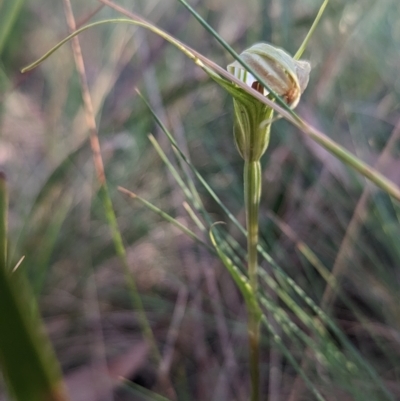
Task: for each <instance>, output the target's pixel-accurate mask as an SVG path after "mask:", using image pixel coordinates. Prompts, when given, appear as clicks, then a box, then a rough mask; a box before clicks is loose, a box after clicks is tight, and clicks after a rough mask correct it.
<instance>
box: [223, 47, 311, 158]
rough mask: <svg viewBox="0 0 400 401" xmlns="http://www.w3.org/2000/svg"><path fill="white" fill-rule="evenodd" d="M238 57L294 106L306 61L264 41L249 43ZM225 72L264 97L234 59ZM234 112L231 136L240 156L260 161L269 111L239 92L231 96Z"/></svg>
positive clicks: (304, 77) (305, 78)
mask: <svg viewBox="0 0 400 401" xmlns="http://www.w3.org/2000/svg"><path fill="white" fill-rule="evenodd" d="M240 57H241V58H242V60H243V61H244V62H246V63H247V64H248V65H249V66H250V67H251V68H252V69H253V70H254V71H255V72H256V73H257V74H258V75H259V76H260V77H261V78H263V79H264V81H265V82H266V83H267V84H268V85H269V86H270V88H271V89H272V90H273V91H274V92H275V93H276V94H278V95H279V96H281V97H282V98H283V100H284V101H285V102H286V103H287V104H288V106H290V107H291V108H294V107H296V106H297V104H298V103H299V100H300V96H301V94H302V93H303V92H304V90H305V88H306V86H307V84H308V79H309V74H310V70H311V66H310V63H309V62H307V61H302V60H295V59H294V58H292V57H291V56H290V55H289V54H288V53H286V52H285V51H284V50H282V49H279V48H276V47H274V46H272V45H269V44H267V43H257V44H255V45H253V46H252V47H250V48H249V49H247V50H245V51H244V52H243V53H242V54H241V55H240ZM228 71H229V72H230V73H231V74H233V75H234V76H235V77H236V78H238V79H240V80H241V81H242V82H244V83H246V84H247V85H249V86H250V87H252V88H253V89H256V90H257V91H259V92H260V93H261V94H263V95H264V96H269V93H268V91H267V90H266V89H265V88H264V87H263V86H262V85H261V84H260V83H259V82H258V81H257V80H256V79H255V78H254V77H253V75H252V74H250V73H249V72H248V71H246V70H245V69H244V68H243V67H242V65H241V64H240V63H239V62H238V61H235V62H233V63H232V64H229V65H228ZM234 111H235V121H234V136H235V142H236V146H237V148H238V150H239V153H240V155H241V156H242V157H243V159H244V160H246V161H258V160H260V158H261V156H262V155H263V154H264V152H265V150H266V149H267V147H268V143H269V134H270V129H271V122H272V117H273V110H272V109H271V108H270V107H268V106H266V105H265V104H262V103H260V102H259V101H258V100H257V99H254V98H253V97H251V96H249V95H247V93H243V96H240V97H238V96H235V97H234Z"/></svg>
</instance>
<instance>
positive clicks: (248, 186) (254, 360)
mask: <svg viewBox="0 0 400 401" xmlns="http://www.w3.org/2000/svg"><path fill="white" fill-rule="evenodd" d="M244 197H245V207H246V225H247V231H248V235H247V254H248V270H249V283H250V287H251V291H252V293H253V295H254V296H255V295H256V294H257V290H258V281H257V266H258V261H257V259H258V258H257V246H258V211H259V206H260V197H261V165H260V162H259V161H247V160H245V164H244ZM248 312H249V321H248V331H249V348H250V374H251V398H250V400H251V401H258V399H259V381H260V373H259V343H260V317H259V314H258V313H256V311H255V310H253V309H249V310H248Z"/></svg>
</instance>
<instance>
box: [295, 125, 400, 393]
mask: <svg viewBox="0 0 400 401" xmlns="http://www.w3.org/2000/svg"><path fill="white" fill-rule="evenodd" d="M399 140H400V119H399V120H398V121H397V123H396V126H395V127H394V130H393V132H392V134H391V136H390V138H389V140H388V141H387V143H386V145H385V147H384V149H383V151H382V153H381V154H380V156H379V158H378V160H377V162H376V164H375V166H374V167H375V168H376V169H377V170H378V171H379V170H383V169H384V167H385V166H386V163H387V162H388V159H389V157H390V153H391V151H392V149H394V148H395V145H396V142H397V141H399ZM367 185H368V184H367ZM370 194H371V186H370V185H368V186H367V187H365V189H364V191H363V193H362V194H361V197H360V199H359V200H358V203H357V205H356V207H355V209H354V212H353V216H352V218H351V220H350V223H349V225H348V227H347V230H346V233H345V235H344V237H343V240H342V243H341V244H340V247H339V251H338V253H337V256H336V259H335V262H334V264H333V268H332V272H331V276H332V277H334V278H335V279H336V280H337V279H338V278H339V277H338V276H339V275H343V273H344V270H345V268H346V262H347V260H349V259H350V257H351V253H352V250H353V248H354V242H355V240H356V237H357V235H358V232H359V229H360V227H361V224H362V223H363V221H364V218H365V217H366V216H367V203H368V198H369V195H370ZM336 295H337V293H336V292H335V291H334V288H333V287H332V286H331V285H329V284H327V286H326V287H325V291H324V293H323V295H322V300H321V307H322V308H327V307H329V306H330V305H331V304H332V303H333V301H334V299H335V297H336ZM309 354H310V349H307V350H306V352H305V354H304V355H305V357H304V358H303V361H302V364H301V366H302V368H305V367H306V364H307V361H308V356H309ZM303 388H304V382H303V380H302V379H301V377H299V376H297V378H296V380H295V382H294V384H293V387H292V391H291V393H290V396H289V398H288V401H297V400H298V399H299V397H300V395H301V392H302V390H303Z"/></svg>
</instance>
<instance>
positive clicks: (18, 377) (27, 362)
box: [0, 174, 68, 401]
mask: <svg viewBox="0 0 400 401" xmlns="http://www.w3.org/2000/svg"><path fill="white" fill-rule="evenodd" d="M6 244H7V189H6V180H5V176H4V175H3V174H0V248H1V250H0V305H1V313H0V327H1V330H0V364H1V368H2V371H3V374H4V377H5V380H6V384H7V385H8V389H9V392H10V394H12V396H13V397H14V398H15V399H16V400H18V401H42V400H49V401H66V400H68V397H67V395H66V392H65V389H64V385H63V381H62V378H61V372H60V368H59V365H58V362H57V360H56V357H55V355H54V353H53V350H52V348H51V345H50V342H49V340H48V338H47V337H46V336H45V334H44V329H43V327H42V322H41V321H40V317H39V316H38V314H37V309H36V301H35V299H34V298H33V296H32V294H31V291H30V289H29V287H28V285H27V282H26V280H25V278H24V276H23V272H22V268H19V269H18V270H17V271H16V272H15V273H13V274H11V273H10V272H9V271H8V269H7V260H6V247H7V245H6Z"/></svg>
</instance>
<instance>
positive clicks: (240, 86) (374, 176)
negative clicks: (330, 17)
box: [21, 1, 400, 201]
mask: <svg viewBox="0 0 400 401" xmlns="http://www.w3.org/2000/svg"><path fill="white" fill-rule="evenodd" d="M104 3H105V4H113V3H110V2H108V1H107V2H106V1H104ZM132 16H133V17H135V18H137V17H136V16H135V15H134V14H132ZM108 23H128V24H132V25H138V26H142V27H145V28H147V29H149V30H151V31H153V32H154V33H156V34H158V35H160V36H161V37H162V38H164V39H165V40H167V41H168V42H170V43H171V44H173V45H174V46H176V47H177V48H178V49H179V50H181V51H182V52H183V53H184V54H185V55H186V56H188V57H189V58H190V59H191V60H192V61H193V62H194V63H195V64H196V65H198V66H199V67H200V68H202V69H203V70H204V71H205V72H206V73H207V74H208V75H209V76H210V77H211V78H212V79H213V80H215V81H216V82H217V83H218V84H219V85H221V86H222V87H223V88H224V89H226V90H227V91H228V92H229V93H230V94H232V95H239V96H240V95H243V91H244V92H246V93H247V94H249V95H251V96H252V97H254V98H255V99H258V100H259V101H260V102H261V103H264V104H265V105H267V106H269V107H271V108H272V109H274V110H275V112H276V113H277V114H278V115H280V116H282V117H283V118H285V119H286V120H288V121H289V122H291V123H292V124H293V125H295V126H296V127H297V128H299V129H300V130H301V131H302V132H304V133H305V134H306V135H308V136H309V137H310V138H311V139H312V140H313V141H315V142H317V143H318V144H319V145H321V146H322V147H323V148H324V149H326V150H327V151H328V152H330V153H332V154H333V155H334V156H335V157H337V158H338V159H339V160H341V161H342V162H343V163H345V164H347V165H348V166H350V167H351V168H353V169H354V170H356V171H358V172H359V173H360V174H362V175H363V176H364V177H366V178H368V179H369V180H370V181H371V182H373V183H374V184H375V185H377V186H378V187H379V188H381V189H382V190H383V191H385V192H387V193H388V194H389V195H390V196H392V197H393V198H395V199H397V200H399V201H400V188H399V187H398V186H397V185H396V184H395V183H394V182H392V181H391V180H389V179H387V178H386V177H385V176H384V175H382V174H381V173H379V172H378V171H377V170H375V169H374V168H372V167H370V166H368V165H367V164H366V163H364V162H363V161H362V160H360V159H359V158H357V157H356V156H355V155H353V154H352V153H350V152H348V151H347V150H346V149H344V148H343V147H342V146H340V145H339V144H337V143H336V142H335V141H333V140H332V139H330V138H329V137H327V136H326V135H325V134H323V133H322V132H321V131H319V130H317V129H316V128H314V127H312V126H311V125H309V124H308V123H306V122H305V121H303V120H302V119H301V118H300V117H299V116H298V115H297V114H296V113H295V112H294V111H293V110H290V109H289V111H288V110H287V107H286V108H284V107H281V106H280V105H279V104H278V103H276V102H274V101H272V100H271V99H269V98H268V97H265V96H264V95H262V94H261V93H260V92H258V91H257V90H255V89H253V88H251V87H249V86H248V85H247V84H245V83H243V82H242V81H240V79H238V78H236V77H235V76H233V75H232V74H231V73H229V72H228V71H226V70H225V69H224V68H222V67H220V66H219V65H218V64H216V63H214V62H212V61H211V60H209V59H207V58H206V57H204V56H203V55H202V54H200V53H198V52H196V51H195V50H193V49H191V48H190V47H189V46H186V45H184V44H183V43H182V42H180V41H178V40H176V39H175V38H173V37H172V36H170V35H168V34H167V33H166V32H164V31H162V30H161V29H159V28H157V27H155V26H154V25H152V24H150V23H148V22H146V21H145V20H143V19H141V20H134V19H123V18H116V19H108V20H103V21H98V22H94V23H92V24H89V25H86V26H84V27H82V28H80V29H78V30H76V31H75V32H73V33H72V34H71V35H69V36H67V37H66V38H65V39H63V40H62V41H61V42H59V43H58V44H57V45H56V46H54V47H53V48H52V49H50V50H49V51H48V52H47V53H46V54H44V55H43V56H42V57H41V58H39V59H38V60H37V61H35V62H34V63H32V64H30V65H28V66H27V67H25V68H23V69H22V70H21V72H22V73H24V72H27V71H30V70H32V69H34V68H36V67H37V66H38V65H39V64H40V63H42V62H43V61H44V60H45V59H47V58H48V57H49V56H51V55H52V54H53V53H54V52H55V51H56V50H57V49H58V48H60V47H61V46H62V45H63V44H64V43H66V42H68V41H69V40H70V39H72V38H73V37H74V36H76V35H78V34H80V33H82V32H84V31H85V30H87V29H90V28H92V27H95V26H99V25H103V24H108ZM235 54H236V53H235ZM237 57H239V56H238V55H237ZM243 64H245V65H246V68H247V69H250V67H248V65H247V64H246V63H243ZM260 83H261V84H262V85H263V86H264V87H265V88H266V89H268V85H264V83H263V80H261V81H260ZM271 93H272V92H271ZM276 99H280V96H277V97H276ZM277 102H279V101H277Z"/></svg>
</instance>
